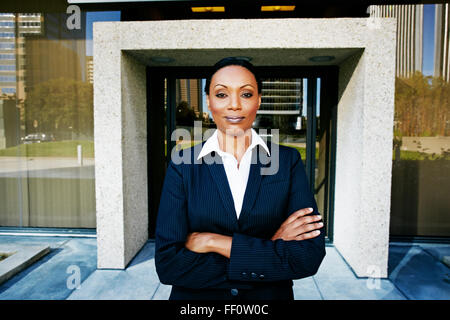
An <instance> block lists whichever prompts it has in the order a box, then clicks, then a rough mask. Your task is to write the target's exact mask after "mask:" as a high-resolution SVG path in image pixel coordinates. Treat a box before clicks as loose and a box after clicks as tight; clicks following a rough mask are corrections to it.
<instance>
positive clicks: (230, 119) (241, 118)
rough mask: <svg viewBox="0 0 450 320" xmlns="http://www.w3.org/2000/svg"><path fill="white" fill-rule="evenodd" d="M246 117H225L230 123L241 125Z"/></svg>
mask: <svg viewBox="0 0 450 320" xmlns="http://www.w3.org/2000/svg"><path fill="white" fill-rule="evenodd" d="M244 118H245V117H236V116H225V119H226V120H227V121H228V122H230V123H239V122H241V121H242V120H244Z"/></svg>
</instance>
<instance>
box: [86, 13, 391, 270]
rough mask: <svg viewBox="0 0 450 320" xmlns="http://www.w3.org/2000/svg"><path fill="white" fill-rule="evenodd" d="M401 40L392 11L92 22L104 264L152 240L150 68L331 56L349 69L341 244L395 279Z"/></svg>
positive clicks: (340, 110)
mask: <svg viewBox="0 0 450 320" xmlns="http://www.w3.org/2000/svg"><path fill="white" fill-rule="evenodd" d="M395 48H396V20H395V19H394V18H338V19H245V20H243V19H230V20H181V21H139V22H98V23H94V137H95V161H96V168H95V179H96V180H95V184H96V211H97V246H98V249H97V250H98V256H97V259H98V260H97V261H98V263H97V265H98V268H100V269H103V268H106V269H124V268H126V266H127V264H128V263H129V262H130V261H131V259H132V258H133V257H134V256H135V254H136V253H137V252H138V251H139V250H140V248H141V247H142V246H143V245H144V244H145V242H146V241H147V240H148V191H147V190H148V177H147V110H146V109H147V102H146V98H147V97H146V66H148V65H159V66H163V65H164V64H166V65H167V66H170V65H175V66H176V65H178V66H187V67H188V66H192V65H196V66H199V65H204V66H210V65H212V64H213V63H214V62H215V61H217V60H218V59H219V58H221V57H224V56H230V55H239V56H246V55H251V56H252V57H254V60H252V62H253V63H254V64H255V65H270V64H272V65H323V64H324V62H313V61H311V60H309V57H311V56H327V55H331V56H336V57H338V58H337V59H335V60H334V61H332V62H330V63H329V64H331V65H338V67H339V76H338V78H339V88H338V107H337V128H336V134H337V141H336V167H335V168H336V176H335V202H334V231H333V233H334V245H335V247H336V248H337V249H338V251H339V252H340V253H341V255H342V256H343V257H344V259H345V260H346V261H347V263H348V264H349V265H350V266H351V267H352V269H353V271H354V272H355V274H356V275H357V276H359V277H382V278H383V277H387V260H388V247H389V216H390V195H391V169H392V135H393V132H392V130H393V116H394V90H395ZM152 57H153V58H154V57H175V58H174V60H172V61H167V62H161V60H159V61H156V60H155V59H152ZM325 63H326V62H325Z"/></svg>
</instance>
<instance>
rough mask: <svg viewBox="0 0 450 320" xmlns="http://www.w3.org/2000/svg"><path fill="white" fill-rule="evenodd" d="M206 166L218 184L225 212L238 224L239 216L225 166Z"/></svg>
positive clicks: (214, 164) (215, 164)
mask: <svg viewBox="0 0 450 320" xmlns="http://www.w3.org/2000/svg"><path fill="white" fill-rule="evenodd" d="M206 166H207V167H208V169H209V171H210V173H211V176H212V177H213V180H214V182H215V183H216V186H217V190H218V191H219V195H220V198H221V199H222V203H223V205H224V207H225V210H226V211H227V212H228V213H229V214H230V215H231V216H230V218H231V219H233V221H234V223H237V215H236V210H235V208H234V201H233V195H232V194H231V189H230V186H229V184H228V179H227V175H226V173H225V168H224V167H223V164H221V163H213V164H210V165H206Z"/></svg>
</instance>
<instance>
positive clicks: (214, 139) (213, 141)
mask: <svg viewBox="0 0 450 320" xmlns="http://www.w3.org/2000/svg"><path fill="white" fill-rule="evenodd" d="M251 131H252V143H251V144H250V146H249V147H248V149H247V150H252V149H253V148H254V147H256V146H257V145H258V144H259V145H260V146H262V147H263V148H264V150H266V152H267V154H268V155H269V156H270V151H269V148H268V147H267V145H266V143H265V142H264V140H263V139H262V138H261V137H260V136H259V135H258V134H257V133H256V131H255V129H253V128H252V129H251ZM213 151H215V152H217V153H218V154H219V155H220V156H222V155H224V154H225V152H224V151H222V150H221V149H220V147H219V139H218V134H217V129H216V130H215V131H214V133H213V134H212V136H211V137H209V138H208V139H207V140H206V141H205V144H204V145H203V147H202V150H201V151H200V154H199V155H198V157H197V160H199V159H200V158H202V157H204V156H206V155H207V154H209V153H211V152H213Z"/></svg>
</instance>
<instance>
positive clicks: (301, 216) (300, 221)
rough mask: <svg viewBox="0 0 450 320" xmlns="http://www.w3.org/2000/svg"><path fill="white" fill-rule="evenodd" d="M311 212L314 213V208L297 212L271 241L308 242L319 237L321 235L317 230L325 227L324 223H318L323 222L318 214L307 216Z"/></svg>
mask: <svg viewBox="0 0 450 320" xmlns="http://www.w3.org/2000/svg"><path fill="white" fill-rule="evenodd" d="M311 212H313V209H312V208H303V209H300V210H297V211H295V212H294V213H293V214H291V215H290V216H289V218H287V219H286V221H284V222H283V224H282V225H281V226H280V228H278V230H277V232H275V234H274V235H273V237H272V238H271V240H277V239H283V240H286V241H288V240H306V239H311V238H315V237H317V236H318V235H319V234H320V231H319V230H317V229H320V228H322V227H323V223H322V222H317V221H319V220H321V219H322V217H321V216H320V215H318V214H317V215H310V216H306V215H307V214H310V213H311Z"/></svg>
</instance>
